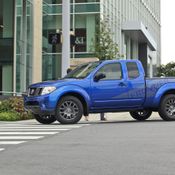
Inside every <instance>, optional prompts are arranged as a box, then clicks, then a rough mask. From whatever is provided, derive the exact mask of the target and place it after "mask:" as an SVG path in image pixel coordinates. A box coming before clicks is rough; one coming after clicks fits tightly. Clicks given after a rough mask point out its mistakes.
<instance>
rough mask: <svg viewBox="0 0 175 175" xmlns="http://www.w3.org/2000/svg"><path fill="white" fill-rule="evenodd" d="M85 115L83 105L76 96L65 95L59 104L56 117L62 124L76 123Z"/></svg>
mask: <svg viewBox="0 0 175 175" xmlns="http://www.w3.org/2000/svg"><path fill="white" fill-rule="evenodd" d="M82 115H83V105H82V103H81V101H80V100H79V99H78V98H76V97H74V96H65V97H63V98H62V99H61V100H60V102H59V103H58V106H57V115H56V119H57V120H58V121H59V122H60V123H61V124H75V123H77V122H78V121H79V120H80V119H81V117H82Z"/></svg>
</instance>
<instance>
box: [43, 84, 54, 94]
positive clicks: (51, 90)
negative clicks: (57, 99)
mask: <svg viewBox="0 0 175 175" xmlns="http://www.w3.org/2000/svg"><path fill="white" fill-rule="evenodd" d="M55 89H56V87H54V86H49V87H44V88H43V90H42V92H41V95H45V94H49V93H51V92H53V91H54V90H55Z"/></svg>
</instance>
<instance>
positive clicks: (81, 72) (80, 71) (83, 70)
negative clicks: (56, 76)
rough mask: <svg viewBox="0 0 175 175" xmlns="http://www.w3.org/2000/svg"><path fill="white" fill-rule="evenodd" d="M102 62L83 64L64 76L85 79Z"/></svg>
mask: <svg viewBox="0 0 175 175" xmlns="http://www.w3.org/2000/svg"><path fill="white" fill-rule="evenodd" d="M100 64H101V62H92V63H87V64H82V65H80V66H78V67H77V68H76V69H74V70H73V71H71V72H70V73H69V74H67V75H66V76H65V77H64V78H77V79H83V78H86V77H87V76H88V75H89V74H90V73H91V72H92V71H93V70H94V69H95V68H96V67H97V66H98V65H100Z"/></svg>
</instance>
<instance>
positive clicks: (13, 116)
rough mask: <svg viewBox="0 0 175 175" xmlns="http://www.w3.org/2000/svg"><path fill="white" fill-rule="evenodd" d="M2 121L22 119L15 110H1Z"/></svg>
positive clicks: (0, 117) (0, 118)
mask: <svg viewBox="0 0 175 175" xmlns="http://www.w3.org/2000/svg"><path fill="white" fill-rule="evenodd" d="M0 120H1V121H17V120H20V115H19V114H18V113H15V112H0Z"/></svg>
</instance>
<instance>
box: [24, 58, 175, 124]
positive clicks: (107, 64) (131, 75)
mask: <svg viewBox="0 0 175 175" xmlns="http://www.w3.org/2000/svg"><path fill="white" fill-rule="evenodd" d="M24 105H25V108H26V109H27V110H30V111H32V113H33V115H34V117H35V118H36V120H37V121H38V122H40V123H43V124H50V123H52V122H55V121H56V120H58V121H59V122H60V123H62V124H74V123H77V122H78V121H79V120H80V119H81V117H82V115H85V116H88V115H89V114H90V113H103V112H104V113H105V112H122V111H125V112H126V111H128V112H129V113H130V115H131V116H132V117H133V118H134V119H136V120H140V121H143V120H146V119H148V118H149V117H150V116H151V114H152V111H157V112H158V113H159V115H160V117H161V118H162V119H163V120H166V121H172V120H175V78H152V79H147V78H145V73H144V69H143V67H142V64H141V62H140V61H138V60H110V61H99V62H91V63H87V64H83V65H80V66H78V67H77V68H76V69H74V70H73V71H71V72H70V73H68V75H67V76H65V77H64V78H63V79H59V80H56V81H46V82H41V83H36V84H32V85H31V86H29V88H28V90H27V94H26V95H25V96H24Z"/></svg>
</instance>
